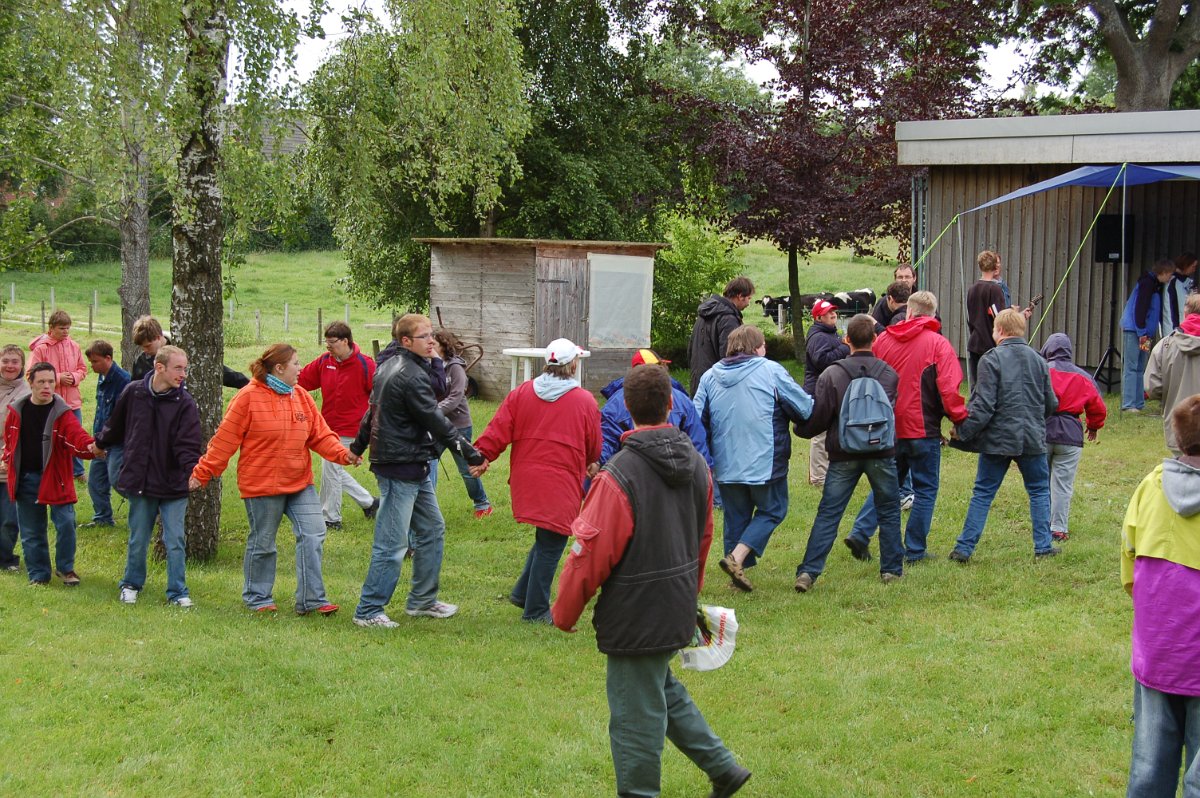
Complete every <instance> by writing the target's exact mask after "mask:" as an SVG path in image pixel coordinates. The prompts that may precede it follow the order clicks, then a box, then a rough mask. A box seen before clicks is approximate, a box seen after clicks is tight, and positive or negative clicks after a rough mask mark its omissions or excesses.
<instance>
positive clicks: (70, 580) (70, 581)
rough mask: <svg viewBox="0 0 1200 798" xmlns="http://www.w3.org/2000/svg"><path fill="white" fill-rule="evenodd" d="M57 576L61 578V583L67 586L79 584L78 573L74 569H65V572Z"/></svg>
mask: <svg viewBox="0 0 1200 798" xmlns="http://www.w3.org/2000/svg"><path fill="white" fill-rule="evenodd" d="M58 578H59V579H61V580H62V583H63V584H64V585H66V586H67V587H78V586H79V574H77V573H75V572H74V571H67V572H66V573H65V574H59V575H58Z"/></svg>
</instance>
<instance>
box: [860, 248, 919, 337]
mask: <svg viewBox="0 0 1200 798" xmlns="http://www.w3.org/2000/svg"><path fill="white" fill-rule="evenodd" d="M896 283H900V284H901V285H904V286H905V287H907V288H908V294H911V293H912V292H913V291H915V290H916V284H917V275H916V272H914V271H913V267H912V266H910V265H908V264H907V263H901V264H900V265H899V266H897V267H896V268H895V270H893V271H892V284H891V285H889V286H888V288H887V291H885V292H884V294H883V296H881V297H879V301H878V302H876V303H875V307H873V308H871V318H873V319H875V321H877V322H879V323H880V324H882V325H883V326H884V327H888V326H890V325H891V324H892V319H893V318H894V317H895V315H896V311H895V309H894V308H893V307H892V306H891V305H890V304H888V301H887V300H888V293H889V292H890V291H891V288H892V285H895V284H896ZM908 294H905V295H904V297H905V300H907V299H908ZM903 319H904V317H903V316H901V317H900V320H901V321H903Z"/></svg>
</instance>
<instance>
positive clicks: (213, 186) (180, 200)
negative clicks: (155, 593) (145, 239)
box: [171, 0, 229, 559]
mask: <svg viewBox="0 0 1200 798" xmlns="http://www.w3.org/2000/svg"><path fill="white" fill-rule="evenodd" d="M183 28H184V33H185V36H186V40H187V60H186V62H185V66H184V83H185V85H186V87H187V95H188V102H189V104H190V106H191V115H190V117H189V118H188V119H187V120H186V121H185V123H184V128H183V129H182V130H180V134H181V136H182V139H183V143H182V148H181V149H180V152H179V163H178V168H179V187H178V191H177V193H176V195H175V208H174V223H173V227H172V231H171V234H172V240H173V243H174V257H173V260H172V269H173V276H174V287H173V290H172V292H171V308H172V313H171V317H172V328H173V330H174V332H175V341H176V343H178V344H179V345H180V346H182V347H183V348H184V349H185V350H186V351H187V353H188V358H189V361H190V363H189V369H188V390H189V391H191V393H192V396H193V397H195V399H196V404H197V405H198V406H199V409H200V426H201V428H202V429H203V431H204V438H205V440H208V439H210V438H211V437H212V435H213V433H214V432H215V431H216V429H217V425H218V424H219V423H220V420H221V365H222V362H223V360H224V349H225V336H224V330H223V328H222V314H221V239H222V236H223V234H224V230H223V225H222V222H221V187H220V184H219V182H218V179H217V167H218V164H219V161H220V153H221V126H220V109H221V103H222V101H223V99H224V96H225V77H226V75H225V70H226V66H225V65H226V62H227V61H228V57H229V32H228V16H227V14H226V9H225V0H185V2H184V4H183ZM220 520H221V486H220V480H213V481H212V482H211V483H210V484H209V485H208V487H207V488H205V489H204V490H202V491H197V492H195V493H193V494H192V498H191V501H190V502H189V503H188V514H187V530H188V536H187V548H188V555H189V556H191V557H193V558H198V559H211V558H212V557H214V556H215V555H216V553H217V542H218V537H219V532H220Z"/></svg>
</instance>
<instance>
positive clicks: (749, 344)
mask: <svg viewBox="0 0 1200 798" xmlns="http://www.w3.org/2000/svg"><path fill="white" fill-rule="evenodd" d="M766 342H767V337H766V336H765V335H763V331H762V330H760V329H758V328H757V327H755V326H754V325H753V324H743V325H742V326H741V327H738V328H737V329H736V330H734V331H733V332H731V333H730V334H729V342H728V343H727V344H726V346H725V357H733V356H734V355H752V354H754V352H755V350H757V349H758V348H759V347H760V346H762V345H763V344H765V343H766Z"/></svg>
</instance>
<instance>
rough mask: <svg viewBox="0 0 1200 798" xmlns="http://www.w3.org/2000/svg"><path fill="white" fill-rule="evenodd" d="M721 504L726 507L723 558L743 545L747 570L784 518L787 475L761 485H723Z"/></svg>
mask: <svg viewBox="0 0 1200 798" xmlns="http://www.w3.org/2000/svg"><path fill="white" fill-rule="evenodd" d="M721 501H722V503H723V504H724V507H725V532H724V537H725V555H726V556H728V555H729V553H730V552H731V551H733V548H734V546H736V545H737V544H739V543H744V544H746V545H747V546H749V547H750V553H749V554H747V555H746V560H745V562H743V563H742V565H744V566H746V567H747V568H749V567H751V566H753V565H754V564H755V563H756V562H758V558H759V557H761V556H762V555H763V552H764V551H765V550H766V548H767V543H768V542H770V540H771V533H773V532H774V531H775V528H776V527H778V526H779V525H780V524H782V523H783V519H784V518H786V517H787V511H788V487H787V476H786V475H784V476H782V477H780V478H779V479H773V480H771V481H770V482H767V483H764V484H762V485H743V484H741V483H737V482H722V483H721Z"/></svg>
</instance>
